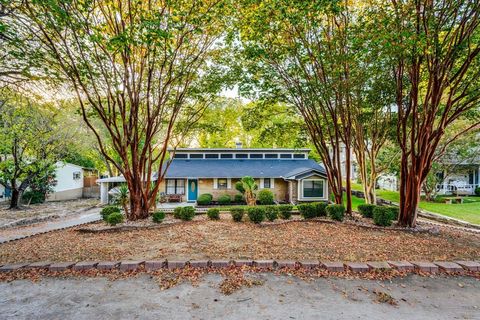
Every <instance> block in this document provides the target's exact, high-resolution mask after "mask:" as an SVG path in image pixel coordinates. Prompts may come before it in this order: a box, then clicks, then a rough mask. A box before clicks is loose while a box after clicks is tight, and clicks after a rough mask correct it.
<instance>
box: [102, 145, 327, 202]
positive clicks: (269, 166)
mask: <svg viewBox="0 0 480 320" xmlns="http://www.w3.org/2000/svg"><path fill="white" fill-rule="evenodd" d="M169 152H170V158H171V159H172V161H171V163H170V165H169V167H168V169H167V171H166V175H165V180H164V181H162V183H161V185H160V190H161V192H163V193H164V194H165V195H167V197H168V196H169V195H176V196H179V197H180V198H181V199H180V201H187V202H195V201H196V200H197V198H198V196H199V195H201V194H204V193H209V194H212V195H213V199H214V200H216V199H218V197H220V196H221V195H224V194H228V195H230V196H232V197H233V196H234V195H236V194H238V193H239V192H238V191H237V190H236V189H235V183H236V182H237V181H239V180H240V179H241V178H242V177H244V176H251V177H253V178H255V180H256V182H257V185H258V188H259V189H269V190H271V191H272V192H273V194H274V196H275V199H276V201H278V202H289V203H298V202H307V201H327V200H328V199H329V188H328V182H327V176H326V171H325V169H324V168H323V166H321V165H319V164H318V163H317V162H315V161H314V160H312V159H309V158H308V154H309V152H310V150H309V149H242V148H236V149H227V148H217V149H205V148H181V149H176V150H173V149H172V150H169ZM153 179H154V180H155V179H156V177H153ZM124 181H125V179H124V178H123V177H121V176H120V177H110V178H104V179H98V180H97V183H99V184H100V186H101V187H100V190H101V192H100V193H101V196H100V199H101V202H103V203H108V200H109V199H108V198H109V195H108V191H109V190H110V189H111V188H112V187H115V186H117V185H118V184H120V183H123V182H124Z"/></svg>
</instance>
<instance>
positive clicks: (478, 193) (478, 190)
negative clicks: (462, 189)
mask: <svg viewBox="0 0 480 320" xmlns="http://www.w3.org/2000/svg"><path fill="white" fill-rule="evenodd" d="M475 195H477V196H480V187H476V188H475Z"/></svg>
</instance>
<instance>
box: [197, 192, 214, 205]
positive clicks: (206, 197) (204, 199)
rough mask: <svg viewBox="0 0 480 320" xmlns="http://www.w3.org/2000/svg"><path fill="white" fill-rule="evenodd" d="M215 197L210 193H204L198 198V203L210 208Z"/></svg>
mask: <svg viewBox="0 0 480 320" xmlns="http://www.w3.org/2000/svg"><path fill="white" fill-rule="evenodd" d="M212 200H213V196H212V195H211V194H210V193H204V194H201V195H199V196H198V198H197V203H198V204H199V205H201V206H208V205H209V204H211V203H212Z"/></svg>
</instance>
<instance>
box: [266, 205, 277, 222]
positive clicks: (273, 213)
mask: <svg viewBox="0 0 480 320" xmlns="http://www.w3.org/2000/svg"><path fill="white" fill-rule="evenodd" d="M265 217H266V218H267V220H268V221H274V220H275V219H277V218H278V207H277V206H266V207H265Z"/></svg>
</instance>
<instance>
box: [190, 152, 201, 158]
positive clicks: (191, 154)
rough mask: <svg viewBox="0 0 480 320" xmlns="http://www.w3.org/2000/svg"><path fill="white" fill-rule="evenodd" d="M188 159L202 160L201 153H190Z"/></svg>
mask: <svg viewBox="0 0 480 320" xmlns="http://www.w3.org/2000/svg"><path fill="white" fill-rule="evenodd" d="M190 159H203V153H190Z"/></svg>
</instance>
